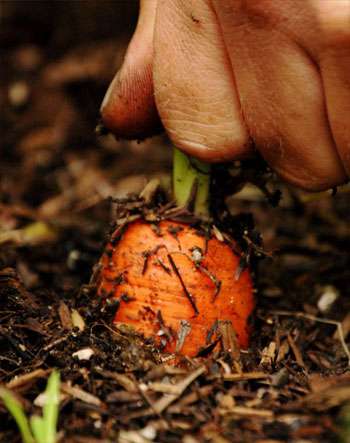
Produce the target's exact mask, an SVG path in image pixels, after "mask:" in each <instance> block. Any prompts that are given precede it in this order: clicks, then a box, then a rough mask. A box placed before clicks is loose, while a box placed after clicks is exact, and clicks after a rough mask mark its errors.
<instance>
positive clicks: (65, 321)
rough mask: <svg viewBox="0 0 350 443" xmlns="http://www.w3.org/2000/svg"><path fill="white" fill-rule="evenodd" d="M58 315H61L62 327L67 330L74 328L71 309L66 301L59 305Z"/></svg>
mask: <svg viewBox="0 0 350 443" xmlns="http://www.w3.org/2000/svg"><path fill="white" fill-rule="evenodd" d="M58 315H59V317H60V321H61V325H62V328H63V329H65V330H66V331H71V330H72V329H73V323H72V318H71V314H70V310H69V308H68V306H67V305H66V304H65V302H64V301H61V302H60V305H59V307H58Z"/></svg>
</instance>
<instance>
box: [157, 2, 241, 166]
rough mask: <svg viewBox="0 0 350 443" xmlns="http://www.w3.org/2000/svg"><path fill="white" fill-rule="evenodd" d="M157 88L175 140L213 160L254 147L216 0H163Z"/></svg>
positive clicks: (164, 119) (161, 110) (161, 111)
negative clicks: (212, 0) (215, 8)
mask: <svg viewBox="0 0 350 443" xmlns="http://www.w3.org/2000/svg"><path fill="white" fill-rule="evenodd" d="M154 47H155V54H154V70H153V75H154V88H155V98H156V103H157V108H158V112H159V115H160V117H161V120H162V123H163V125H164V127H165V129H166V130H167V132H168V134H169V136H170V138H171V140H172V141H173V143H174V144H175V146H177V147H179V148H181V149H183V150H184V151H185V152H187V153H189V154H192V155H195V156H196V157H199V158H202V159H204V160H207V161H223V160H227V159H230V158H234V157H235V158H237V157H240V156H242V155H245V154H246V153H247V152H249V147H248V132H247V130H246V127H245V124H244V121H243V118H242V114H241V108H240V103H239V101H238V97H237V92H236V86H235V80H234V77H233V74H232V69H231V65H230V62H229V59H228V56H227V52H226V48H225V45H224V42H223V39H222V37H221V31H220V28H219V25H218V22H217V19H216V16H215V13H214V11H213V10H212V9H211V7H210V2H208V1H206V0H160V1H159V4H158V9H157V18H156V32H155V36H154Z"/></svg>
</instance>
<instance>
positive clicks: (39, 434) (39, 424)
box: [30, 415, 46, 443]
mask: <svg viewBox="0 0 350 443" xmlns="http://www.w3.org/2000/svg"><path fill="white" fill-rule="evenodd" d="M30 426H31V428H32V431H33V435H34V438H35V443H46V435H45V432H46V430H45V423H44V420H43V419H42V417H39V416H38V415H33V416H32V417H31V419H30Z"/></svg>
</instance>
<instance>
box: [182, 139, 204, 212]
mask: <svg viewBox="0 0 350 443" xmlns="http://www.w3.org/2000/svg"><path fill="white" fill-rule="evenodd" d="M173 152H174V158H173V190H174V197H175V200H176V203H177V204H178V206H186V205H188V203H189V202H190V201H191V200H192V203H193V208H191V209H192V210H193V212H194V213H195V214H196V215H198V216H200V217H203V218H208V216H209V185H210V165H208V164H206V163H203V162H201V161H200V160H197V159H194V158H191V157H188V156H187V155H186V154H184V153H183V152H181V151H179V150H178V149H177V148H174V151H173ZM193 194H194V195H193Z"/></svg>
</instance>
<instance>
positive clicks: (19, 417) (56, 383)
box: [0, 370, 60, 443]
mask: <svg viewBox="0 0 350 443" xmlns="http://www.w3.org/2000/svg"><path fill="white" fill-rule="evenodd" d="M59 393H60V374H59V372H57V371H55V370H54V371H52V373H51V375H50V377H49V379H48V381H47V385H46V389H45V392H44V397H45V404H44V406H43V415H42V416H38V415H33V416H32V417H30V419H28V417H27V416H26V414H25V412H24V410H23V407H22V405H21V403H20V402H19V401H18V400H17V399H16V397H15V396H14V395H13V394H12V392H11V391H10V390H8V389H5V388H0V398H1V399H2V401H3V402H4V405H5V406H6V408H7V409H8V411H9V412H10V414H11V415H12V417H13V418H14V420H15V421H16V423H17V426H18V429H19V431H20V433H21V436H22V441H23V443H55V442H56V437H57V432H56V428H57V420H58V412H59Z"/></svg>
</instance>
